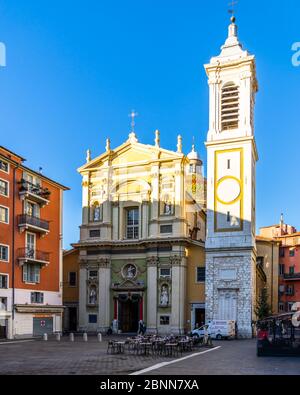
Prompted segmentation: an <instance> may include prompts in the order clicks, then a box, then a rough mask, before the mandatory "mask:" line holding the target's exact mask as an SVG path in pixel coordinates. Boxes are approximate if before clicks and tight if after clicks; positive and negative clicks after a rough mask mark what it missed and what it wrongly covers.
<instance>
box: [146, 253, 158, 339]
mask: <svg viewBox="0 0 300 395" xmlns="http://www.w3.org/2000/svg"><path fill="white" fill-rule="evenodd" d="M157 264H158V257H157V256H151V257H148V258H147V322H146V325H147V332H149V333H157Z"/></svg>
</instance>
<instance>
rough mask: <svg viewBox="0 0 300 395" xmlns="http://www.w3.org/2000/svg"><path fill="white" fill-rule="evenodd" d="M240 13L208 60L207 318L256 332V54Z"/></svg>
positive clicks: (242, 334) (247, 333) (248, 333)
mask: <svg viewBox="0 0 300 395" xmlns="http://www.w3.org/2000/svg"><path fill="white" fill-rule="evenodd" d="M237 30H238V29H237V25H236V24H235V17H234V16H232V17H231V23H230V25H229V27H228V37H227V39H226V41H225V44H224V45H223V46H222V47H221V53H220V55H219V56H216V57H213V58H212V59H211V61H210V63H209V64H206V65H205V70H206V73H207V76H208V85H209V130H208V134H207V141H206V143H205V144H206V147H207V238H206V245H205V248H206V320H207V321H208V320H212V319H219V320H221V319H224V320H235V321H236V323H237V327H238V334H239V336H240V337H246V338H247V337H251V335H252V328H251V321H252V319H253V318H254V305H255V300H256V295H255V289H256V247H255V166H256V161H257V159H258V156H257V151H256V144H255V138H254V103H255V94H256V92H257V90H258V86H257V80H256V70H255V58H254V56H253V55H250V54H249V53H248V52H247V51H246V50H243V48H242V45H241V44H240V42H239V40H238V35H237Z"/></svg>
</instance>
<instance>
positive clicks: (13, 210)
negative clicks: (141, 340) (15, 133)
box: [0, 146, 68, 338]
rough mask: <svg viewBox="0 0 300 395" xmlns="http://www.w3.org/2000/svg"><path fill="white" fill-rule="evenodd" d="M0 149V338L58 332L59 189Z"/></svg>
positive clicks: (60, 196)
mask: <svg viewBox="0 0 300 395" xmlns="http://www.w3.org/2000/svg"><path fill="white" fill-rule="evenodd" d="M24 161H25V159H24V158H22V157H21V156H19V155H17V154H15V153H13V152H11V151H9V150H8V149H6V148H4V147H1V146H0V337H8V338H15V337H25V336H33V335H40V334H42V333H45V332H48V333H53V332H56V331H61V327H62V312H63V306H62V209H63V191H65V190H67V189H68V188H66V187H65V186H63V185H60V184H59V183H57V182H55V181H53V180H51V179H49V178H47V177H45V176H44V175H43V174H41V173H39V172H36V171H34V170H32V169H29V168H28V167H26V166H25V165H24Z"/></svg>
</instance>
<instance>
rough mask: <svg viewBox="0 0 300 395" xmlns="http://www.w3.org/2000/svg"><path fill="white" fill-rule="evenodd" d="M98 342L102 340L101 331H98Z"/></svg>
mask: <svg viewBox="0 0 300 395" xmlns="http://www.w3.org/2000/svg"><path fill="white" fill-rule="evenodd" d="M98 342H99V343H100V342H102V334H101V333H98Z"/></svg>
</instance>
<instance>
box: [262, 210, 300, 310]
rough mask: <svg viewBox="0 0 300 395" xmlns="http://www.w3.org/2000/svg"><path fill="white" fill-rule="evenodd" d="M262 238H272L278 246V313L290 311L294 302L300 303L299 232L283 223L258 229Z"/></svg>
mask: <svg viewBox="0 0 300 395" xmlns="http://www.w3.org/2000/svg"><path fill="white" fill-rule="evenodd" d="M260 234H261V235H262V236H264V237H272V238H273V239H274V240H276V242H278V244H279V253H278V255H279V258H278V260H279V270H278V279H279V281H278V311H279V313H283V312H287V311H291V308H292V306H293V304H294V303H295V302H299V301H300V232H297V230H296V228H295V227H294V226H291V225H287V224H285V223H284V220H283V215H281V219H280V223H279V224H275V225H271V226H267V227H264V228H261V229H260Z"/></svg>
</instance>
